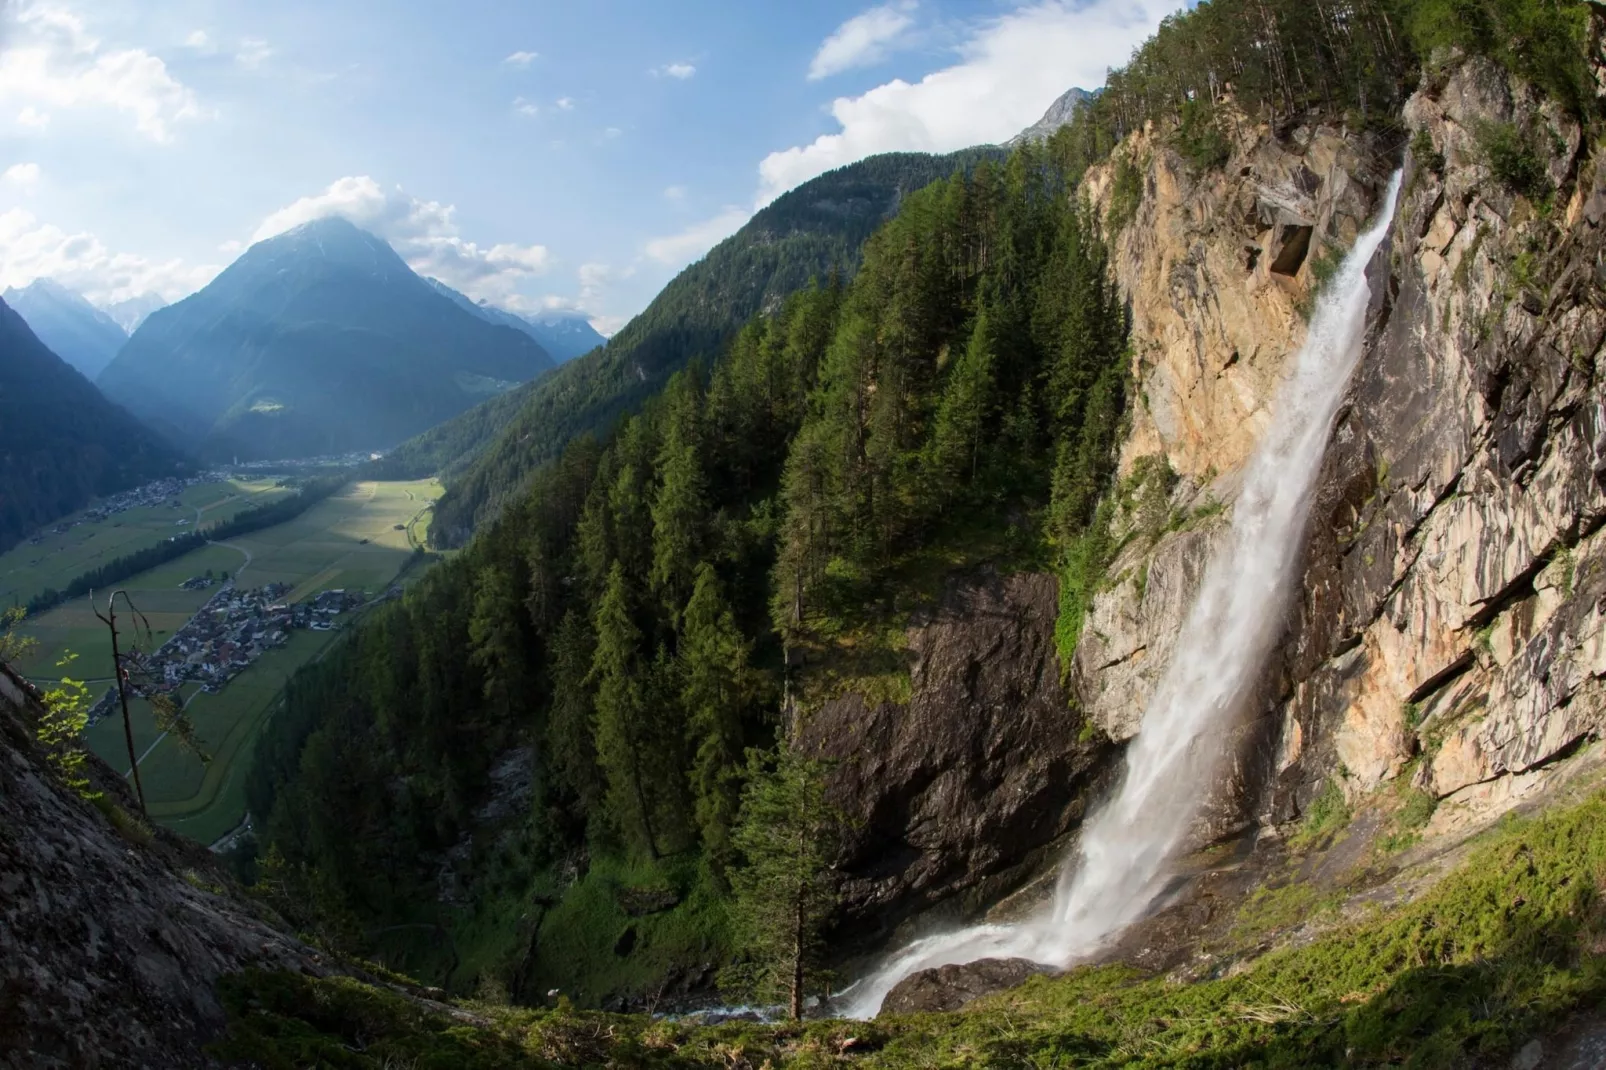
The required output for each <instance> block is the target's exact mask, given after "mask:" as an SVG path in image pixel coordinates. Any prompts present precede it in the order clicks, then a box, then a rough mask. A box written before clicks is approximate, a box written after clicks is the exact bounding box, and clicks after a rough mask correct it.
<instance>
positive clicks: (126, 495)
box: [28, 472, 229, 546]
mask: <svg viewBox="0 0 1606 1070" xmlns="http://www.w3.org/2000/svg"><path fill="white" fill-rule="evenodd" d="M227 478H229V477H228V474H227V473H225V472H202V473H200V474H199V475H195V476H191V477H190V478H188V479H178V478H176V477H175V478H172V479H158V480H156V481H155V482H152V483H146V484H145V485H144V486H140V487H135V488H134V489H133V490H125V491H123V492H122V493H121V494H113V495H112V496H111V497H109V498H102V499H101V500H99V501H97V502H96V503H95V504H94V505H92V506H90V507H89V509H87V510H86V511H85V512H84V513H83V514H81V515H79V516H76V517H74V518H72V519H71V520H63V521H61V522H60V523H58V524H56V525H54V526H52V527H50V528H49V529H47V530H43V529H42V530H40V531H37V532H35V533H34V534H33V535H32V536H31V537H30V538H29V539H28V545H30V546H37V545H39V543H40V542H42V541H43V540H44V538H45V536H46V535H65V534H66V533H67V532H69V531H71V530H72V529H73V528H76V527H78V526H79V525H81V524H95V523H99V522H100V521H102V520H106V519H107V518H109V517H113V516H116V515H117V514H118V513H124V512H127V511H128V510H130V509H156V508H160V507H163V506H166V507H167V508H170V509H179V508H182V507H183V505H182V503H181V502H180V500H179V496H180V495H182V494H183V493H184V492H185V491H186V490H187V489H189V488H190V487H196V486H200V485H201V484H203V483H218V482H221V481H223V480H225V479H227ZM185 522H187V521H180V523H185Z"/></svg>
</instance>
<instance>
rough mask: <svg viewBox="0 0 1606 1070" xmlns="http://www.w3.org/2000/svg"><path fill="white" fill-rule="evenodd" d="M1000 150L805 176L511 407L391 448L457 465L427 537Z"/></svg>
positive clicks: (598, 426) (489, 502)
mask: <svg viewBox="0 0 1606 1070" xmlns="http://www.w3.org/2000/svg"><path fill="white" fill-rule="evenodd" d="M996 155H997V151H996V150H991V149H978V150H972V151H967V152H962V153H955V154H953V155H950V156H929V155H926V154H924V153H889V154H887V155H885V156H876V157H872V158H870V159H868V160H863V161H861V162H859V163H856V164H852V165H850V166H847V167H842V168H839V169H837V170H835V171H832V172H830V173H829V174H825V175H822V176H820V177H819V178H816V179H814V180H813V181H810V182H807V183H805V184H803V185H802V186H799V187H798V188H797V189H795V190H793V191H792V192H790V193H788V194H786V195H785V196H783V197H781V198H779V199H778V200H776V201H775V203H774V204H771V205H770V206H769V207H767V208H765V209H764V210H763V211H761V212H759V213H758V214H757V215H755V216H754V217H753V218H752V219H751V220H750V221H749V222H748V223H747V225H746V226H744V227H742V229H741V230H739V231H737V232H736V233H735V234H734V235H732V236H731V237H729V238H727V239H726V240H725V241H723V242H721V243H720V244H719V245H717V246H715V247H714V249H713V250H712V251H711V252H710V253H709V254H708V256H707V257H705V258H704V259H703V260H702V261H700V262H699V263H697V264H694V265H692V266H691V267H689V268H687V269H686V270H685V271H683V272H681V273H680V274H679V275H678V276H676V277H675V279H674V281H673V282H671V283H670V284H669V285H668V286H666V287H665V288H664V290H663V292H662V293H660V294H659V295H658V297H656V298H655V299H654V300H653V302H652V304H651V305H649V306H647V309H646V311H644V312H643V313H641V315H639V316H637V317H636V318H635V319H633V320H631V321H630V322H629V323H628V324H626V325H625V327H624V329H623V330H621V331H620V332H619V333H618V334H616V335H614V337H613V338H612V339H611V340H610V341H609V343H608V345H607V347H606V348H605V349H603V350H602V352H600V353H593V354H591V355H589V356H587V357H585V358H582V359H580V360H577V361H575V362H573V363H571V364H569V365H567V366H565V367H564V368H563V369H562V370H561V371H559V372H558V373H557V374H555V375H552V376H550V377H548V378H547V379H545V380H543V381H542V382H541V383H539V384H531V386H529V387H527V388H526V389H525V390H523V391H522V392H521V393H520V402H519V409H518V410H517V413H516V414H515V413H512V412H511V411H510V410H509V407H508V405H507V404H505V403H503V402H502V401H501V399H498V400H497V402H496V403H494V404H493V405H492V406H488V411H486V412H479V413H467V414H465V415H464V417H463V418H462V420H460V421H459V422H458V423H459V426H457V427H448V428H440V429H438V430H436V431H435V432H432V433H431V434H430V435H429V436H427V438H426V439H425V440H424V441H420V442H415V443H408V444H407V445H405V446H403V447H402V448H401V449H400V450H398V451H396V454H395V455H394V456H393V457H392V458H390V460H391V464H392V466H393V470H394V471H396V472H398V473H407V474H416V475H423V474H428V473H430V472H436V471H444V472H446V473H448V474H453V473H460V474H459V475H457V477H456V478H454V479H452V481H451V485H450V486H449V487H448V489H447V492H446V495H445V496H444V497H443V498H442V499H441V501H440V502H439V503H438V504H437V506H436V513H435V525H434V527H433V528H432V529H431V538H432V539H434V540H436V541H437V542H439V543H442V544H447V545H456V544H459V543H461V542H462V541H463V540H464V539H466V538H467V537H468V534H469V532H470V531H471V530H472V529H473V528H474V527H475V526H476V525H478V524H480V523H481V522H483V521H484V520H486V519H488V518H490V517H493V516H495V515H496V513H497V511H498V510H499V509H500V508H501V505H502V503H503V502H504V501H505V500H507V498H508V497H509V496H511V495H513V494H515V493H516V492H517V491H518V490H519V489H520V487H521V486H522V484H523V482H524V480H525V479H527V478H528V477H529V475H530V473H531V472H533V471H535V470H536V469H537V468H539V467H540V466H541V465H543V464H545V463H547V462H548V461H551V460H553V459H555V458H556V457H557V456H558V454H559V453H561V452H562V450H563V448H564V446H565V445H566V444H567V443H568V442H569V440H570V439H571V438H573V437H574V436H575V435H577V434H580V433H583V432H585V431H599V432H600V431H603V430H605V429H606V428H607V427H608V426H609V425H610V424H611V423H612V422H613V421H614V420H616V419H617V418H618V417H619V416H620V415H621V414H624V413H627V412H630V411H632V410H633V409H634V408H635V407H636V406H638V405H639V404H640V403H641V401H642V399H644V398H646V397H649V396H650V395H652V394H653V393H654V392H655V391H657V390H658V389H660V388H661V387H662V386H663V384H664V383H665V382H666V381H667V380H668V378H669V376H671V375H672V374H674V373H675V372H676V371H678V370H679V369H680V368H683V367H685V365H686V364H687V363H688V362H689V361H691V360H693V359H695V358H698V357H702V358H705V359H708V358H711V357H712V356H713V355H714V354H715V353H717V352H718V350H719V348H720V346H721V345H722V344H724V342H725V341H727V340H728V339H729V338H730V336H731V335H732V334H733V333H735V331H736V330H737V329H738V328H739V327H740V326H741V324H742V323H743V322H744V321H745V320H746V319H747V318H748V317H749V316H752V315H753V314H754V313H755V312H758V311H760V310H762V309H772V308H774V307H775V306H776V305H777V304H778V303H779V302H780V301H781V300H782V299H784V298H785V297H786V295H788V294H790V293H793V292H795V291H797V290H798V289H800V288H802V287H803V286H805V285H806V284H807V283H808V281H809V280H810V279H811V278H819V279H821V280H824V279H825V278H826V277H827V276H828V275H829V274H830V273H832V272H838V273H840V274H841V275H842V276H844V277H846V276H847V275H850V274H851V273H852V272H853V270H854V268H855V267H856V266H857V263H858V257H859V248H860V246H862V245H863V244H864V240H865V239H866V238H868V237H869V236H870V233H871V232H872V231H874V230H875V228H876V227H877V226H879V225H880V224H881V223H882V222H883V221H884V220H885V219H886V218H887V217H888V216H889V215H891V214H892V212H894V211H895V210H896V209H897V207H898V205H899V203H900V202H901V201H902V199H903V198H904V197H905V196H907V195H908V194H909V193H910V192H911V191H913V190H916V189H919V188H920V187H922V186H925V185H926V184H927V183H929V182H932V181H934V180H935V179H938V178H945V177H947V176H948V175H949V174H952V173H953V171H954V170H955V169H956V168H963V167H966V166H970V165H972V164H974V163H975V162H976V161H977V160H981V159H986V158H989V157H992V156H996ZM481 451H483V456H474V454H476V453H480V452H481Z"/></svg>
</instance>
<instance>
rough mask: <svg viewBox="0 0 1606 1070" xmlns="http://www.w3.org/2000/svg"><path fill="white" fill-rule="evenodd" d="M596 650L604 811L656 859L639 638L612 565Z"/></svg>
mask: <svg viewBox="0 0 1606 1070" xmlns="http://www.w3.org/2000/svg"><path fill="white" fill-rule="evenodd" d="M596 632H597V646H596V652H595V653H594V654H593V655H592V659H591V676H590V681H591V683H592V685H593V686H594V687H595V689H596V699H595V703H596V713H595V721H594V726H595V733H596V746H597V764H598V765H599V766H601V768H602V773H603V776H604V778H605V779H606V780H607V784H608V808H609V810H610V812H611V813H612V814H613V816H614V819H615V821H616V822H617V823H618V825H619V827H620V829H621V830H622V831H623V832H624V833H625V835H626V837H627V838H629V839H633V840H635V841H636V843H637V844H638V845H639V846H641V847H645V848H646V849H647V853H648V854H649V855H650V856H651V857H653V858H654V859H656V858H657V857H658V856H659V841H658V832H657V830H656V828H655V826H654V814H653V811H654V805H653V803H654V799H653V794H654V792H653V791H652V784H651V781H652V765H653V763H654V760H655V756H654V755H653V754H652V752H651V746H652V739H651V735H652V733H651V732H650V730H649V727H648V721H647V718H648V712H647V703H646V695H645V691H644V687H643V684H644V681H645V669H646V665H645V664H644V663H643V660H642V657H641V632H640V631H639V630H638V629H637V628H636V623H635V621H634V620H633V619H632V617H631V598H630V586H629V582H628V581H627V580H626V579H625V570H624V566H622V565H621V564H619V562H617V561H615V562H614V563H613V568H612V569H611V570H610V571H609V573H608V588H607V591H606V592H605V593H604V594H603V596H602V601H601V603H599V604H598V606H597V617H596Z"/></svg>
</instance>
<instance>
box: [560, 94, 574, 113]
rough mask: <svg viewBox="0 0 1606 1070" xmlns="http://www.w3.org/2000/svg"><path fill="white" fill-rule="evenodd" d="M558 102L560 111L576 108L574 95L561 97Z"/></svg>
mask: <svg viewBox="0 0 1606 1070" xmlns="http://www.w3.org/2000/svg"><path fill="white" fill-rule="evenodd" d="M556 103H557V106H558V110H559V111H573V110H574V98H573V97H559V98H558V99H557V102H556Z"/></svg>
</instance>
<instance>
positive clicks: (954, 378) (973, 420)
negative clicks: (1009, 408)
mask: <svg viewBox="0 0 1606 1070" xmlns="http://www.w3.org/2000/svg"><path fill="white" fill-rule="evenodd" d="M993 345H994V343H993V337H992V329H991V324H990V322H989V319H988V315H987V306H986V304H985V303H983V305H982V307H981V310H980V311H979V312H977V313H976V324H975V326H974V327H973V328H971V332H970V343H969V344H968V345H967V346H965V351H964V353H962V354H961V355H960V357H959V360H958V361H957V362H956V363H955V365H954V368H953V371H951V372H949V373H948V381H947V383H946V384H945V386H944V388H943V393H942V400H941V402H939V404H938V406H937V418H936V420H935V422H934V424H933V427H932V432H931V445H930V460H929V462H928V470H929V473H930V475H931V477H932V478H933V479H934V480H935V481H936V483H937V486H936V488H935V497H937V498H938V499H939V500H942V499H952V498H955V497H957V496H958V492H959V490H960V487H961V485H962V484H966V483H973V482H974V481H975V479H976V474H977V470H978V468H979V467H980V464H981V453H982V438H983V434H984V432H985V430H986V427H987V424H988V421H989V418H990V417H991V415H992V408H993V385H994V384H993V374H994V369H993V361H994V349H993Z"/></svg>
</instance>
